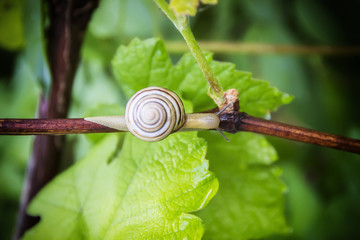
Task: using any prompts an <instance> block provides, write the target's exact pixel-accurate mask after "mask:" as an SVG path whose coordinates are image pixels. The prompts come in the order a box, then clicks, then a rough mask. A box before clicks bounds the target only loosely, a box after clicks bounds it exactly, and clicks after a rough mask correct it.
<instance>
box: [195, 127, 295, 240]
mask: <svg viewBox="0 0 360 240" xmlns="http://www.w3.org/2000/svg"><path fill="white" fill-rule="evenodd" d="M200 136H201V137H204V138H205V139H206V140H207V142H208V146H209V147H208V154H207V158H208V159H209V160H210V161H211V165H210V168H211V169H212V171H214V172H215V173H216V176H217V177H218V179H219V184H220V187H219V192H218V193H217V195H216V196H215V198H214V199H213V200H212V201H211V202H210V204H209V206H208V207H206V208H205V209H204V210H202V211H200V212H199V214H198V215H199V216H200V217H201V218H202V219H203V220H204V222H205V226H206V231H205V239H254V238H263V237H266V236H268V235H272V234H274V233H278V234H280V233H287V232H289V229H288V227H287V225H286V222H285V218H284V198H283V195H284V191H285V190H286V187H285V185H284V184H283V183H282V182H281V181H280V180H279V176H280V175H281V169H280V168H278V167H274V166H272V163H273V162H274V161H276V160H277V154H276V152H275V149H274V148H273V147H272V146H271V145H270V144H269V142H268V141H267V140H266V139H265V138H264V137H263V136H259V135H256V134H253V133H238V134H236V135H228V138H229V139H230V143H227V142H226V141H224V139H222V137H221V136H219V134H214V133H205V132H204V133H201V134H200Z"/></svg>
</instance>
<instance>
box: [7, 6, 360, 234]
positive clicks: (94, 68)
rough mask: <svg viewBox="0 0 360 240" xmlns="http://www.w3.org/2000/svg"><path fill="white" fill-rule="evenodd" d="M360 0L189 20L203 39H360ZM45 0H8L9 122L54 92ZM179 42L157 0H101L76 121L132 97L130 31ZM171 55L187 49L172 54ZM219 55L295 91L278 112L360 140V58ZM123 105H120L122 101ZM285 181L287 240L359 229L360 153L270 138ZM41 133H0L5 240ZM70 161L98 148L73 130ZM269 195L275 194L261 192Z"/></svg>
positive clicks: (223, 11) (221, 10) (217, 10)
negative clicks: (116, 71)
mask: <svg viewBox="0 0 360 240" xmlns="http://www.w3.org/2000/svg"><path fill="white" fill-rule="evenodd" d="M359 11H360V1H357V0H353V1H346V2H341V3H340V2H338V1H335V0H317V1H314V0H220V1H219V4H218V5H215V6H200V8H199V11H198V14H197V16H196V17H194V18H191V25H192V29H193V31H194V34H195V36H196V38H197V39H198V40H201V41H205V40H206V41H218V42H219V43H223V42H238V43H241V42H246V43H267V44H275V45H297V46H301V45H333V46H346V47H351V46H359V45H360V30H359V15H358V13H359ZM45 23H46V21H43V19H42V18H41V14H40V4H39V3H38V1H31V0H28V1H26V0H1V1H0V118H6V117H13V118H24V117H28V118H33V117H35V116H36V107H37V102H38V99H39V95H40V93H41V92H42V91H47V89H48V87H49V77H48V73H47V71H46V70H44V69H46V68H45V67H44V66H46V62H44V60H43V59H44V58H43V53H42V51H43V38H42V34H41V29H42V25H43V24H45ZM154 36H155V37H160V38H163V39H164V40H165V41H166V42H172V41H179V40H181V36H180V34H179V33H178V32H177V31H176V29H175V28H174V27H173V26H172V24H171V23H170V22H169V21H168V19H166V18H165V17H164V16H163V14H162V13H161V12H160V11H159V10H158V9H157V7H156V6H155V4H154V3H153V2H152V1H148V0H102V1H100V6H99V8H98V10H97V11H96V12H95V14H94V16H93V18H92V20H91V23H90V25H89V28H88V32H87V35H86V38H85V42H84V45H83V48H82V61H81V63H80V67H79V70H78V73H77V75H76V79H75V85H74V89H73V101H72V107H71V113H70V117H82V116H84V115H86V113H89V111H90V112H91V110H90V109H92V108H93V107H94V106H95V107H96V106H97V104H100V103H106V104H118V105H124V104H125V99H124V96H122V95H121V94H119V89H118V87H117V85H116V84H115V81H114V78H113V76H112V73H111V68H110V61H111V58H112V57H113V55H114V53H115V50H116V48H117V47H118V46H119V44H127V43H128V42H129V41H130V40H131V39H132V38H134V37H139V38H142V39H145V38H150V37H154ZM170 54H171V56H172V58H173V61H174V63H175V62H176V61H177V60H178V59H179V57H180V54H178V53H171V51H170ZM214 58H215V59H217V60H221V61H230V62H234V63H235V64H236V65H237V68H238V69H240V70H244V71H250V72H252V73H253V76H255V77H256V78H260V79H265V80H268V81H270V82H271V83H272V85H273V86H276V87H277V88H279V89H280V90H282V91H284V92H287V93H290V94H292V95H294V96H295V100H294V101H293V102H292V103H291V104H290V105H288V106H285V107H282V108H281V109H279V110H278V111H277V112H276V113H275V114H273V115H272V119H275V120H278V121H282V122H287V123H290V124H294V125H300V126H304V127H308V128H313V129H317V130H321V131H326V132H330V133H334V134H339V135H345V136H351V137H355V138H360V124H359V123H360V112H359V110H360V108H359V106H360V98H359V93H358V92H359V90H360V56H359V55H319V54H316V52H314V54H307V55H300V54H291V53H289V54H280V53H264V54H259V53H236V54H226V53H222V52H221V51H220V52H217V53H216V54H215V56H214ZM119 109H121V108H119ZM269 139H270V141H271V142H272V143H273V144H274V145H275V147H276V149H277V151H278V153H279V157H280V161H279V162H278V163H277V164H278V165H280V166H281V167H283V169H284V171H283V177H282V178H283V180H284V182H285V183H286V184H287V186H288V192H287V194H286V216H287V219H288V222H289V225H290V226H291V227H292V229H293V232H292V234H291V235H289V236H273V237H270V238H274V239H279V238H284V239H285V238H286V239H287V238H288V239H353V238H356V237H358V236H360V229H359V228H358V225H359V223H360V207H358V204H359V203H360V173H359V172H360V156H357V155H355V154H350V153H345V152H341V151H337V150H332V149H326V148H322V147H317V146H311V145H307V144H302V143H296V142H292V141H287V140H282V139H276V138H269ZM32 141H33V137H22V136H1V137H0V216H1V219H0V239H10V238H11V234H12V231H13V228H14V225H15V219H16V212H17V208H18V204H19V197H20V193H21V187H22V182H23V179H24V173H25V168H26V162H27V160H28V159H29V157H30V155H31V148H32ZM68 142H70V143H71V144H72V145H73V146H75V147H73V148H69V150H68V151H69V154H71V155H72V156H74V157H73V159H78V158H79V157H81V156H83V155H84V154H85V153H86V152H87V150H88V149H89V146H90V145H91V144H90V143H89V142H88V140H87V139H86V138H85V137H84V136H71V137H69V138H68ZM264 197H266V196H264Z"/></svg>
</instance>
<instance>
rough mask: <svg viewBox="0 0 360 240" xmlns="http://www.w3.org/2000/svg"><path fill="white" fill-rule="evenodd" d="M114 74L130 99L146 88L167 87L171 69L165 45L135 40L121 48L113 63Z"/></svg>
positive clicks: (150, 40) (157, 40)
mask: <svg viewBox="0 0 360 240" xmlns="http://www.w3.org/2000/svg"><path fill="white" fill-rule="evenodd" d="M112 65H113V72H114V75H115V77H116V79H117V80H118V82H119V85H120V86H121V87H122V88H123V89H124V91H125V93H126V94H127V96H128V97H131V96H132V95H133V94H134V93H135V92H136V91H139V90H140V89H142V88H144V87H145V86H164V87H166V86H167V78H168V74H169V70H170V68H171V61H170V58H169V56H168V54H167V52H166V50H165V46H164V43H163V42H162V41H160V40H159V39H149V40H145V41H141V40H139V39H137V38H135V39H134V40H133V41H131V43H130V44H129V46H127V47H126V46H120V47H119V49H118V50H117V52H116V54H115V57H114V59H113V61H112Z"/></svg>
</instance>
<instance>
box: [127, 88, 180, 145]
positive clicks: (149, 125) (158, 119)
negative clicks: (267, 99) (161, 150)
mask: <svg viewBox="0 0 360 240" xmlns="http://www.w3.org/2000/svg"><path fill="white" fill-rule="evenodd" d="M185 120H186V116H185V110H184V106H183V103H182V102H181V100H180V98H179V97H178V96H177V95H176V94H175V93H174V92H172V91H170V90H168V89H165V88H159V87H148V88H144V89H142V90H140V91H139V92H137V93H136V94H135V95H134V96H132V98H131V99H130V100H129V102H128V103H127V105H126V110H125V123H126V127H127V129H128V130H129V131H130V132H131V133H132V134H133V135H134V136H136V137H138V138H140V139H142V140H144V141H151V142H154V141H160V140H162V139H164V138H165V137H167V136H168V135H169V134H170V133H172V132H174V131H177V130H178V129H180V128H181V127H182V126H183V125H184V123H185Z"/></svg>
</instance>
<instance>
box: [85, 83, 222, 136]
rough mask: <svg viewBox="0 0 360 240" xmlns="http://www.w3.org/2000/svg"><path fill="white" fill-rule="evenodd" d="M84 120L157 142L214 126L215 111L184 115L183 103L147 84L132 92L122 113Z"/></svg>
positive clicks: (216, 123)
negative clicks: (185, 132) (178, 132)
mask: <svg viewBox="0 0 360 240" xmlns="http://www.w3.org/2000/svg"><path fill="white" fill-rule="evenodd" d="M85 120H87V121H91V122H94V123H97V124H101V125H104V126H107V127H110V128H114V129H117V130H120V131H129V132H131V133H132V134H133V135H134V136H136V137H138V138H140V139H142V140H144V141H150V142H155V141H160V140H162V139H164V138H166V137H167V136H168V135H170V134H171V133H173V132H176V131H197V130H203V129H217V128H218V127H219V123H220V120H219V117H218V116H217V114H215V113H192V114H185V109H184V104H183V103H182V101H181V100H180V98H179V97H178V96H177V95H176V94H175V93H174V92H173V91H171V90H169V89H165V88H161V87H148V88H144V89H142V90H140V91H138V92H137V93H135V94H134V95H133V96H132V97H131V99H130V100H129V102H128V103H127V105H126V110H125V116H105V117H88V118H85Z"/></svg>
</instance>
